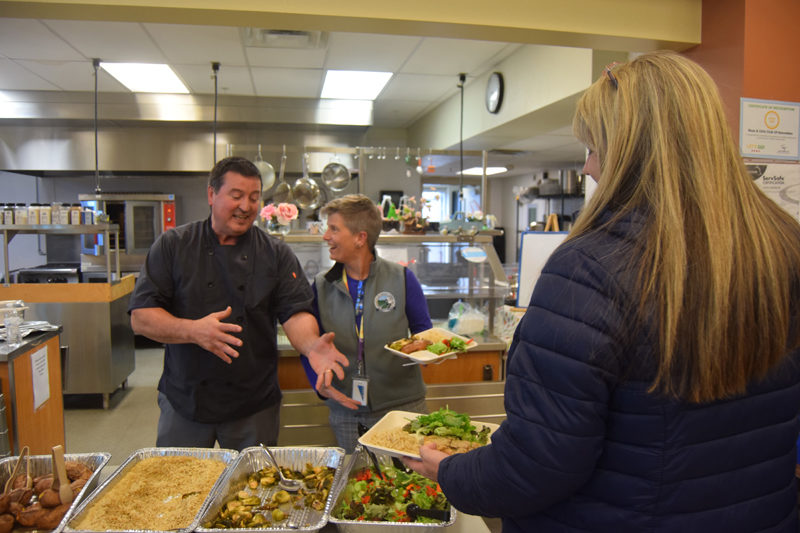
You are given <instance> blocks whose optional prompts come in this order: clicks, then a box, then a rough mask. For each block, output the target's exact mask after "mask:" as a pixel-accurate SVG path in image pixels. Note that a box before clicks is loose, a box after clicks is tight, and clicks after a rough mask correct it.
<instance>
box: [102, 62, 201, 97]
mask: <svg viewBox="0 0 800 533" xmlns="http://www.w3.org/2000/svg"><path fill="white" fill-rule="evenodd" d="M100 66H101V67H102V68H103V69H105V70H106V72H108V73H109V74H111V75H112V76H114V77H115V78H116V79H117V81H119V82H120V83H121V84H122V85H124V86H125V87H127V88H128V89H130V90H131V91H132V92H135V93H183V94H188V93H189V89H187V88H186V86H185V85H184V84H183V82H182V81H181V80H180V78H178V76H176V75H175V72H174V71H173V70H172V69H171V68H170V66H169V65H163V64H158V63H100Z"/></svg>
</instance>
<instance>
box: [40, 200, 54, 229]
mask: <svg viewBox="0 0 800 533" xmlns="http://www.w3.org/2000/svg"><path fill="white" fill-rule="evenodd" d="M39 208H40V209H39V224H44V225H48V224H52V223H53V207H52V206H51V205H49V204H42V205H40V206H39Z"/></svg>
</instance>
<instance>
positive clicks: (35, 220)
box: [28, 203, 41, 226]
mask: <svg viewBox="0 0 800 533" xmlns="http://www.w3.org/2000/svg"><path fill="white" fill-rule="evenodd" d="M40 211H41V209H40V207H39V204H36V203H34V204H30V205H29V206H28V224H30V225H37V226H38V225H39V212H40Z"/></svg>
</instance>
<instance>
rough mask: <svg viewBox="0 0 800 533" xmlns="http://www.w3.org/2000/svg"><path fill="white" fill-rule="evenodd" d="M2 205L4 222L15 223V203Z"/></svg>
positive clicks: (7, 224) (6, 224)
mask: <svg viewBox="0 0 800 533" xmlns="http://www.w3.org/2000/svg"><path fill="white" fill-rule="evenodd" d="M0 207H2V210H3V220H2V224H3V225H5V226H10V225H11V224H13V223H14V204H2V205H1V206H0Z"/></svg>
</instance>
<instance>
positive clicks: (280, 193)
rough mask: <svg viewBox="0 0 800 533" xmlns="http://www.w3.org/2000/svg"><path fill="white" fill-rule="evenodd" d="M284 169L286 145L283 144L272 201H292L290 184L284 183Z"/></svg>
mask: <svg viewBox="0 0 800 533" xmlns="http://www.w3.org/2000/svg"><path fill="white" fill-rule="evenodd" d="M285 170H286V145H285V144H284V145H283V155H282V156H281V169H280V172H279V174H278V185H277V186H276V187H275V191H274V192H273V193H272V200H273V201H274V202H277V203H280V202H291V201H292V186H291V185H289V184H288V183H286V181H285V180H284V179H283V172H284V171H285Z"/></svg>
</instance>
